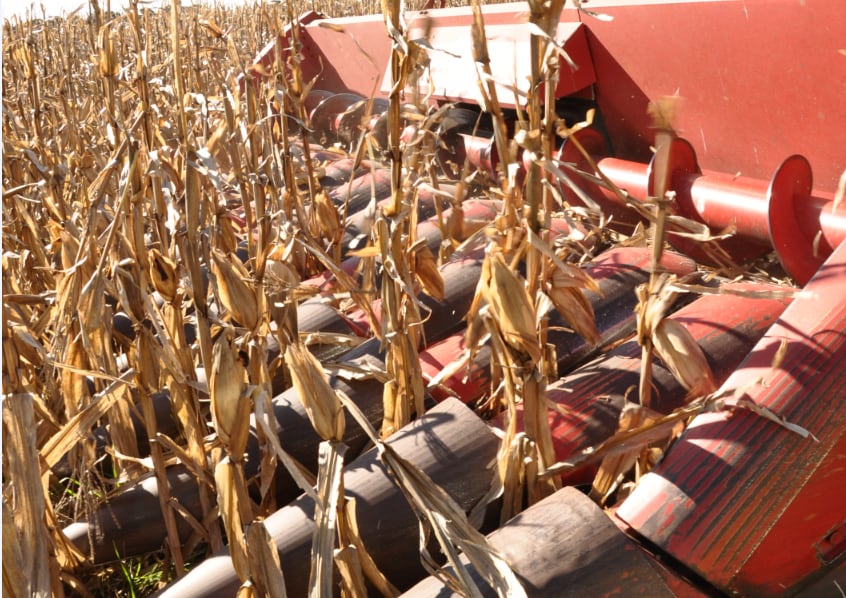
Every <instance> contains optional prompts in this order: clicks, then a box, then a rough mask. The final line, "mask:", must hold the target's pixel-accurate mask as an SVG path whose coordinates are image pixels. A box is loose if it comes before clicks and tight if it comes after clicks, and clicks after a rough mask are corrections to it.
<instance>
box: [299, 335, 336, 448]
mask: <svg viewBox="0 0 846 598" xmlns="http://www.w3.org/2000/svg"><path fill="white" fill-rule="evenodd" d="M285 360H286V361H287V362H288V367H289V368H290V370H291V380H292V381H293V384H294V388H296V389H297V395H298V396H299V397H300V401H302V403H303V406H304V407H305V410H306V413H307V414H308V418H309V421H310V422H311V425H312V426H313V427H314V429H315V430H316V431H317V433H318V435H319V436H320V437H321V438H323V439H324V440H335V441H340V440H341V439H342V438H343V437H344V424H345V421H344V408H343V406H342V405H341V401H340V400H339V399H338V397H337V395H336V394H335V391H334V390H333V389H332V387H331V386H329V382H328V381H327V380H326V375H325V374H324V373H323V368H322V367H321V366H320V362H319V361H317V359H316V358H315V357H314V355H312V354H311V351H309V350H308V348H306V346H305V345H303V344H302V343H301V342H296V343H291V344H290V345H288V347H287V348H286V349H285Z"/></svg>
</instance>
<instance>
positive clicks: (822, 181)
mask: <svg viewBox="0 0 846 598" xmlns="http://www.w3.org/2000/svg"><path fill="white" fill-rule="evenodd" d="M590 8H591V10H593V11H596V12H598V13H602V14H605V15H607V16H609V17H612V18H613V21H601V20H597V19H591V18H585V19H584V23H585V25H586V26H587V28H588V43H589V45H590V49H591V58H592V60H593V66H594V69H595V71H596V77H597V83H596V86H595V90H596V100H597V103H598V107H599V112H600V113H601V114H602V116H603V122H604V125H605V126H606V128H607V130H608V133H609V135H610V137H611V139H612V140H613V143H614V153H615V155H617V156H618V157H620V158H623V159H626V160H633V161H638V162H647V161H649V160H650V159H651V157H652V153H651V151H650V145H651V144H652V143H653V139H654V130H653V129H652V128H651V122H650V117H649V116H648V114H647V108H648V105H649V102H650V101H652V100H656V99H658V98H660V97H662V96H668V95H676V94H677V95H679V96H681V98H682V99H683V105H682V109H681V111H680V113H679V120H678V123H677V126H676V130H677V131H678V132H679V134H680V135H682V136H684V137H686V138H688V139H690V141H691V142H692V144H693V147H694V149H695V150H696V154H697V156H699V163H700V166H701V167H702V168H703V169H704V170H706V171H715V172H725V173H739V174H741V175H742V176H744V177H750V178H756V179H767V178H768V177H769V176H770V175H771V174H772V170H773V169H774V168H775V167H776V166H777V165H778V164H779V163H780V162H781V161H782V160H783V159H784V157H785V156H786V155H787V154H788V153H797V154H801V155H803V156H805V157H807V158H808V161H809V162H810V163H811V165H812V166H813V168H814V173H815V181H814V183H815V185H816V186H817V191H819V192H834V190H835V189H836V188H837V181H838V179H839V177H840V175H841V173H842V172H843V171H844V169H846V153H845V152H844V151H843V148H844V147H846V111H844V110H843V105H842V98H843V97H844V96H846V76H844V73H846V56H843V54H842V52H841V50H842V49H843V40H844V39H846V19H844V18H843V14H842V6H841V5H840V3H839V2H829V1H827V0H808V1H807V2H788V1H771V0H723V1H720V0H716V1H715V0H704V1H698V2H682V1H664V0H639V1H637V2H629V1H627V0H591V2H590Z"/></svg>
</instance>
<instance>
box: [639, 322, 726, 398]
mask: <svg viewBox="0 0 846 598" xmlns="http://www.w3.org/2000/svg"><path fill="white" fill-rule="evenodd" d="M652 343H653V347H654V348H655V352H656V353H657V354H658V357H660V358H661V361H663V362H664V364H665V365H666V366H667V369H669V370H670V372H672V374H673V376H674V377H675V378H676V380H678V381H679V384H681V385H682V386H683V387H684V388H685V390H687V391H688V394H689V395H691V396H697V397H698V396H703V395H706V394H709V393H712V392H714V391H715V390H716V389H717V387H716V384H715V382H714V375H713V373H712V372H711V366H710V365H708V359H707V358H706V357H705V354H704V353H703V352H702V348H701V347H700V346H699V344H698V343H697V342H696V340H695V339H694V338H693V336H691V334H690V332H689V331H688V330H687V328H685V327H684V325H683V324H682V323H680V322H679V321H677V320H673V319H671V318H664V319H663V320H661V322H660V323H659V324H658V326H657V327H656V328H655V330H654V331H653V333H652Z"/></svg>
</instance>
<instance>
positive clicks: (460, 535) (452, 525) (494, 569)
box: [338, 394, 526, 598]
mask: <svg viewBox="0 0 846 598" xmlns="http://www.w3.org/2000/svg"><path fill="white" fill-rule="evenodd" d="M338 396H339V398H340V399H341V401H342V402H343V404H344V406H345V407H346V408H347V410H349V412H350V414H351V415H352V416H353V417H354V418H355V420H356V421H357V422H358V424H359V425H360V426H361V427H362V429H363V430H364V431H365V432H366V433H367V435H368V436H369V437H370V440H371V441H372V442H373V443H374V444H375V445H376V450H377V451H378V454H379V458H380V459H381V460H382V462H383V463H384V464H385V466H386V467H387V468H388V471H389V472H390V474H391V475H392V476H393V477H394V480H395V481H396V483H397V485H398V486H399V488H400V489H401V490H402V492H403V494H404V495H405V496H406V498H407V499H408V502H409V504H410V505H411V507H412V509H413V510H414V511H415V513H416V514H417V517H418V520H419V522H420V529H421V536H420V547H421V554H422V555H423V556H424V562H425V561H426V559H427V556H428V553H427V551H426V546H425V537H427V535H428V534H427V533H426V531H427V530H430V531H431V532H432V533H434V534H435V537H436V538H437V540H438V543H439V545H440V547H441V550H442V552H443V553H444V554H445V555H446V556H447V560H448V562H449V563H450V565H452V567H453V568H454V571H455V572H456V573H457V575H458V576H459V578H460V580H461V582H460V585H461V588H460V589H461V591H462V592H463V593H464V595H466V596H481V593H480V591H479V588H478V587H477V586H476V584H475V582H474V581H473V580H472V578H471V577H470V575H469V573H468V571H467V569H466V568H465V566H464V565H463V563H462V562H461V560H460V558H459V551H462V552H464V554H465V555H466V556H467V558H468V559H469V561H470V563H472V565H473V567H474V568H475V569H476V571H477V572H479V574H480V575H481V576H482V578H483V579H484V580H485V581H486V582H487V583H488V584H490V586H491V587H492V588H493V589H494V591H495V592H497V595H499V596H514V597H515V598H518V597H521V596H525V595H526V592H525V590H524V589H523V586H522V585H521V584H520V581H519V580H518V579H517V576H516V575H515V574H514V572H513V571H512V570H511V567H510V566H509V565H508V564H507V563H506V562H505V560H504V559H503V558H502V557H501V556H500V555H499V554H498V553H497V552H496V551H495V550H494V549H493V548H492V547H491V546H490V545H489V544H488V541H487V538H485V536H483V535H482V534H481V533H479V531H478V530H476V529H475V528H474V527H473V526H471V525H470V523H469V522H468V520H467V515H466V514H465V512H464V510H463V509H462V508H461V507H460V506H459V505H458V504H457V503H456V502H455V500H454V499H453V498H452V497H451V496H450V495H449V494H448V493H447V492H446V491H445V490H444V489H443V488H441V487H440V486H438V485H437V484H436V483H435V482H434V481H433V480H432V479H431V478H430V477H429V476H427V475H426V473H425V472H423V471H422V470H421V469H419V468H418V467H416V466H415V465H413V464H412V463H409V462H408V461H407V460H405V459H403V458H402V457H400V456H399V455H398V454H397V453H396V451H394V450H393V448H391V446H390V445H388V444H386V443H384V442H383V441H381V440H380V439H379V438H378V437H377V435H376V430H374V429H373V426H371V425H370V422H369V421H368V420H367V418H366V417H365V416H364V414H363V413H362V412H361V410H360V409H359V408H358V406H357V405H356V404H355V403H353V402H352V400H350V399H349V397H345V396H344V395H343V394H339V395H338ZM433 573H435V571H433Z"/></svg>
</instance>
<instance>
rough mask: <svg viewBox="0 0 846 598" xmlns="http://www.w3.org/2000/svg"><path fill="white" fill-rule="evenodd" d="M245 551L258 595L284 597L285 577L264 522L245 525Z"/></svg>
mask: <svg viewBox="0 0 846 598" xmlns="http://www.w3.org/2000/svg"><path fill="white" fill-rule="evenodd" d="M247 552H248V554H249V555H250V569H251V571H252V580H253V583H255V586H256V592H258V595H259V596H264V597H267V598H286V596H287V591H286V590H285V577H284V575H283V574H282V568H281V566H280V563H279V551H278V549H277V548H276V542H274V541H273V538H272V537H271V536H270V534H269V533H268V531H267V527H265V525H264V522H262V521H256V522H254V523H251V524H250V525H249V526H247Z"/></svg>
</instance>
